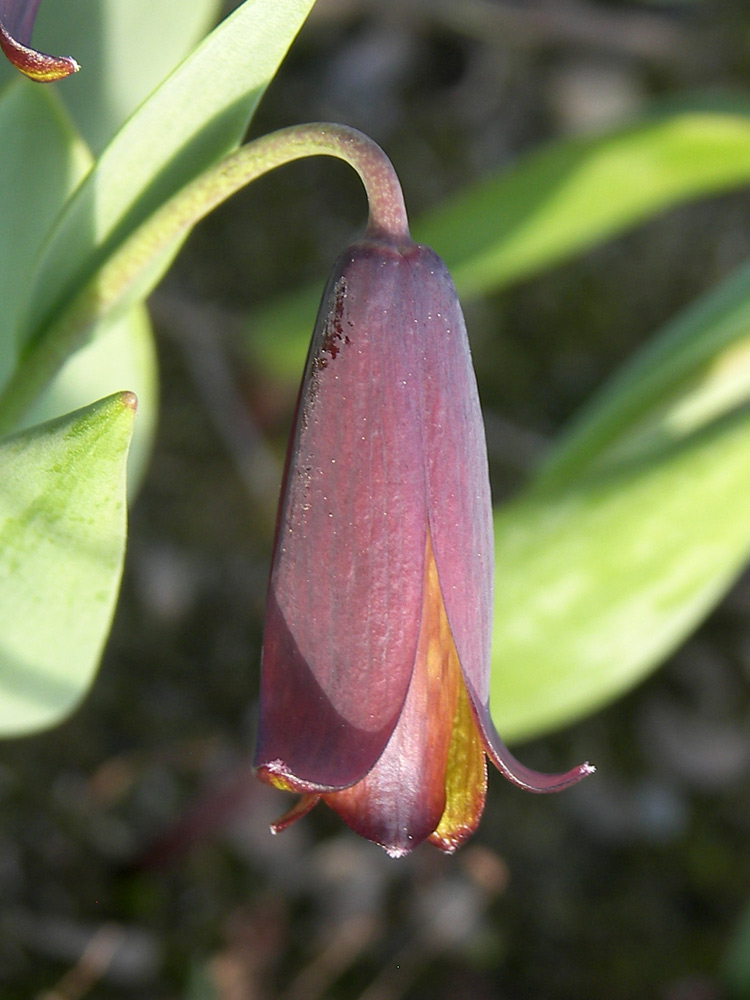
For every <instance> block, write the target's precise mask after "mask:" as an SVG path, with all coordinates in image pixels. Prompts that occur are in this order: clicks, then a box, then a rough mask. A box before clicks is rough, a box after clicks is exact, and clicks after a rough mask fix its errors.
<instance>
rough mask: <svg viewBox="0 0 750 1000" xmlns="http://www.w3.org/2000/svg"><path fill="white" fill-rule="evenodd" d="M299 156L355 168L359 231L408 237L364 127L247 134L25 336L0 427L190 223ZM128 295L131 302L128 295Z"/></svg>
mask: <svg viewBox="0 0 750 1000" xmlns="http://www.w3.org/2000/svg"><path fill="white" fill-rule="evenodd" d="M307 156H335V157H338V158H339V159H342V160H344V161H345V162H347V163H348V164H350V166H352V167H353V168H354V169H355V170H356V171H357V173H358V174H359V176H360V178H361V179H362V183H363V184H364V187H365V191H366V194H367V200H368V204H369V219H368V225H367V233H366V235H367V236H369V237H371V238H379V239H385V240H388V241H389V242H392V243H394V244H396V245H399V244H403V243H406V242H408V241H409V239H410V237H409V226H408V220H407V216H406V208H405V206H404V198H403V193H402V191H401V185H400V183H399V180H398V177H397V176H396V172H395V170H394V169H393V165H392V164H391V162H390V160H389V159H388V157H387V156H386V155H385V153H384V152H383V150H382V149H381V148H380V147H379V146H378V145H377V143H375V142H374V141H373V140H372V139H370V138H368V136H366V135H364V133H362V132H359V131H357V130H356V129H353V128H349V127H347V126H346V125H333V124H327V123H313V124H308V125H292V126H291V127H290V128H285V129H281V130H280V131H278V132H272V133H271V134H269V135H265V136H262V137H261V138H259V139H255V140H254V141H253V142H250V143H247V145H245V146H242V147H240V148H239V149H237V150H235V152H233V153H230V154H229V155H228V156H226V157H225V158H224V159H223V160H221V161H220V162H219V163H217V164H216V166H214V167H212V168H211V169H210V170H208V171H206V172H205V173H204V174H202V175H201V176H200V177H198V178H196V179H195V180H194V181H192V182H191V183H189V184H187V185H186V186H185V187H184V188H183V189H182V190H181V191H179V192H178V193H177V194H176V195H174V196H173V197H172V198H170V200H169V201H167V202H165V203H164V204H163V205H162V206H161V207H160V208H159V209H157V211H156V212H154V213H153V215H151V216H150V217H149V218H148V219H147V220H146V221H145V222H144V223H142V224H141V225H140V226H139V227H138V228H137V229H136V230H135V231H134V232H133V233H131V235H130V236H129V237H127V238H126V239H125V240H124V241H123V243H121V244H120V246H119V247H118V248H117V249H116V250H115V251H114V253H113V254H112V256H111V257H110V258H109V259H108V260H107V261H106V262H105V263H104V264H103V265H102V266H101V267H100V268H99V269H98V271H97V272H96V273H95V274H94V275H93V276H92V277H91V279H90V280H89V281H88V282H87V284H86V285H84V287H83V288H82V289H80V290H79V291H78V293H77V294H75V295H74V296H73V297H72V298H71V300H70V301H69V303H68V305H67V306H65V307H64V308H63V309H62V310H61V312H60V313H59V314H58V316H57V318H56V319H55V320H54V322H52V323H51V324H50V325H49V326H47V327H46V328H45V329H44V330H42V331H40V333H39V335H38V336H36V337H34V338H33V340H32V341H31V343H30V344H29V345H28V346H27V347H26V349H25V350H24V351H23V352H22V354H21V357H20V359H19V362H18V365H17V367H16V370H15V372H14V374H13V377H12V378H11V379H10V381H9V382H8V384H7V386H6V387H5V389H4V391H3V392H2V394H0V433H7V432H9V431H11V430H12V429H13V428H14V427H15V426H16V425H17V423H18V421H19V419H20V418H21V417H22V416H23V414H24V413H25V412H26V410H27V409H28V408H29V406H31V404H32V403H33V402H34V401H35V400H36V398H37V397H38V396H39V395H40V394H41V392H42V391H43V390H44V389H45V388H46V386H47V385H48V384H49V382H50V381H51V380H52V378H53V377H54V375H55V374H56V373H57V371H58V370H59V369H60V368H61V367H62V365H63V364H64V362H65V361H66V360H67V358H68V357H69V356H70V355H71V354H72V353H73V352H74V351H75V350H77V349H78V348H79V347H81V346H82V345H83V344H84V343H85V339H86V335H87V333H88V332H89V330H90V329H91V327H92V326H93V325H94V323H96V322H97V321H98V320H100V319H102V318H103V317H104V316H106V315H107V314H109V313H111V312H113V311H114V310H115V309H116V308H117V307H118V306H122V305H124V304H128V305H130V304H133V303H134V302H135V301H137V300H138V298H145V296H146V294H148V292H149V291H150V290H151V288H152V287H153V284H154V281H153V274H152V273H151V271H152V270H153V268H154V267H155V266H157V265H158V263H159V260H160V258H162V257H164V256H166V255H167V254H168V253H169V252H170V251H171V250H172V249H173V248H174V246H175V244H177V243H179V241H180V240H181V239H182V238H184V236H185V235H186V234H187V232H188V231H189V230H190V229H191V228H192V227H193V226H194V225H195V223H196V222H198V221H199V220H200V219H202V218H204V217H205V216H206V215H208V213H209V212H211V211H212V210H213V209H214V208H216V207H217V206H218V205H220V204H221V203H222V202H223V201H226V199H227V198H229V197H230V196H231V195H233V194H234V193H235V192H236V191H239V189H240V188H242V187H244V186H245V185H246V184H249V183H250V182H251V181H254V180H256V179H257V178H258V177H260V176H262V175H263V174H265V173H268V172H269V171H270V170H274V169H275V168H276V167H280V166H283V165H284V164H285V163H290V162H292V161H293V160H299V159H302V158H303V157H307ZM160 275H161V271H159V276H160ZM149 279H151V280H149ZM144 285H145V286H146V287H144ZM134 290H135V291H136V293H137V297H136V295H134V294H133V291H134ZM129 293H130V298H131V300H132V301H128V298H129Z"/></svg>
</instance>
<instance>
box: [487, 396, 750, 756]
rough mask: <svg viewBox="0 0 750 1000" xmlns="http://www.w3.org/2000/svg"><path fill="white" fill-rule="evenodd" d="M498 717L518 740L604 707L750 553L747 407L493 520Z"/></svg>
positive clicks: (675, 638) (689, 623)
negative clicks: (685, 438)
mask: <svg viewBox="0 0 750 1000" xmlns="http://www.w3.org/2000/svg"><path fill="white" fill-rule="evenodd" d="M495 540H496V549H495V560H496V562H495V565H496V584H495V586H496V599H495V600H496V603H495V621H494V640H493V676H492V710H493V716H494V719H495V722H496V724H497V726H498V728H499V729H500V731H501V732H502V733H503V735H504V736H507V737H508V738H510V739H513V738H518V737H526V736H532V735H537V734H539V733H541V732H544V731H547V730H550V729H553V728H555V727H557V726H560V725H562V724H564V723H566V722H570V721H571V720H573V719H576V718H578V717H580V716H582V715H584V714H586V713H587V712H590V711H593V710H594V709H596V708H598V707H600V706H601V705H603V704H605V703H607V702H608V701H610V700H612V699H613V698H615V697H617V696H618V695H620V694H621V693H622V692H624V691H626V690H628V689H629V688H630V687H632V686H633V685H634V684H636V683H637V682H638V681H639V680H640V679H641V678H642V677H644V676H645V674H646V673H647V672H648V671H649V670H651V669H652V668H653V667H655V666H656V665H657V664H658V663H659V662H660V661H661V660H662V659H663V658H664V657H665V656H667V655H668V654H669V653H670V652H671V651H672V650H673V649H674V648H675V647H676V646H677V645H678V644H679V643H680V642H681V641H682V640H683V639H684V638H685V637H686V635H687V634H688V633H689V632H690V631H691V630H692V629H693V628H694V627H695V626H696V625H697V623H698V622H699V621H700V619H701V618H702V617H703V616H704V615H705V614H706V613H707V612H708V611H709V610H710V609H711V608H712V607H713V606H714V604H715V603H716V602H717V601H718V600H719V598H720V597H721V596H722V594H723V593H724V591H725V590H726V588H727V587H728V586H729V584H730V583H731V582H732V581H733V579H734V578H735V576H736V575H737V573H738V572H739V571H740V569H741V568H742V566H743V565H744V563H745V561H746V560H747V558H748V556H749V555H750V412H748V409H747V408H744V409H743V410H740V411H738V412H736V413H733V414H729V415H727V416H725V417H723V418H720V419H719V420H717V421H715V422H713V423H712V424H711V425H710V426H709V427H707V428H706V429H705V430H703V431H699V432H696V433H695V434H693V435H691V436H690V437H689V438H688V439H687V440H685V441H681V442H677V443H675V444H673V445H671V446H667V447H665V448H664V449H663V450H662V451H658V450H655V451H654V453H653V454H652V455H651V456H650V458H646V457H645V456H644V457H643V458H641V459H640V460H639V461H637V462H634V463H633V464H632V465H628V464H623V465H622V466H621V467H619V468H618V469H616V470H613V471H612V472H611V473H609V474H605V473H602V474H600V475H598V476H596V477H593V478H588V479H585V480H584V481H583V482H581V484H580V485H579V487H578V488H574V487H572V486H571V487H570V488H568V489H567V490H562V491H561V492H560V493H559V494H558V493H554V494H547V495H540V496H537V497H533V496H530V497H528V498H527V499H525V500H523V499H522V500H519V501H517V502H516V503H513V504H511V505H509V506H508V507H507V508H505V509H503V510H501V511H499V512H498V513H497V514H496V518H495Z"/></svg>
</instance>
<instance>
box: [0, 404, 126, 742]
mask: <svg viewBox="0 0 750 1000" xmlns="http://www.w3.org/2000/svg"><path fill="white" fill-rule="evenodd" d="M134 416H135V398H134V397H133V395H132V394H131V393H118V394H116V395H114V396H110V397H108V398H107V399H104V400H101V401H100V402H98V403H95V404H93V405H92V406H88V407H86V408H85V409H82V410H78V411H77V412H75V413H71V414H68V416H66V417H62V418H60V419H58V420H55V421H52V422H50V423H47V424H42V425H40V426H37V427H34V428H31V429H30V430H27V431H22V432H20V433H18V434H16V435H14V436H13V437H10V438H6V439H5V440H3V441H0V467H2V470H3V476H2V483H1V484H0V636H2V638H1V639H0V734H2V735H4V736H10V735H21V734H24V733H28V732H33V731H34V730H37V729H40V728H43V727H45V726H50V725H53V724H54V723H56V722H58V721H60V720H61V719H62V718H63V717H64V716H65V715H67V714H68V713H69V712H71V711H72V710H73V709H74V708H75V706H76V705H77V704H78V702H79V701H80V699H81V698H82V697H83V695H84V694H85V693H86V691H87V689H88V688H89V686H90V684H91V682H92V679H93V676H94V673H95V671H96V668H97V665H98V663H99V657H100V655H101V651H102V647H103V646H104V642H105V639H106V637H107V634H108V632H109V627H110V624H111V620H112V614H113V611H114V606H115V600H116V597H117V591H118V586H119V582H120V575H121V573H122V561H123V554H124V550H125V530H126V521H125V511H126V507H125V461H126V458H127V451H128V445H129V443H130V437H131V433H132V429H133V418H134Z"/></svg>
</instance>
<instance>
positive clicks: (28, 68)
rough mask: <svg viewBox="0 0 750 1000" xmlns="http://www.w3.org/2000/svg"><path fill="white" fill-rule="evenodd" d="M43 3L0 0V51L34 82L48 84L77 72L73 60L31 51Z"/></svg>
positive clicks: (76, 65)
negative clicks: (40, 6)
mask: <svg viewBox="0 0 750 1000" xmlns="http://www.w3.org/2000/svg"><path fill="white" fill-rule="evenodd" d="M39 2H40V0H0V49H2V51H3V52H4V53H5V55H6V56H7V58H8V59H9V60H10V61H11V62H12V63H13V65H14V66H15V67H16V68H17V69H19V70H20V71H21V72H22V73H24V74H25V75H26V76H28V77H30V78H31V79H32V80H36V81H38V82H41V83H45V82H48V81H51V80H59V79H61V78H62V77H65V76H70V74H71V73H75V72H77V70H78V69H79V66H78V63H77V62H76V61H75V59H72V58H71V57H70V56H50V55H46V54H45V53H44V52H38V51H37V50H36V49H33V48H31V46H30V44H29V43H30V41H31V32H32V29H33V27H34V18H35V17H36V12H37V9H38V7H39Z"/></svg>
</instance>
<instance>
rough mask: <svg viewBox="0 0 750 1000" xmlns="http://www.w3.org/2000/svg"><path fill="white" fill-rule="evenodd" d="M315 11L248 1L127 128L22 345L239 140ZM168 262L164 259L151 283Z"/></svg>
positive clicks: (62, 241)
mask: <svg viewBox="0 0 750 1000" xmlns="http://www.w3.org/2000/svg"><path fill="white" fill-rule="evenodd" d="M312 3H313V0H246V2H245V3H244V4H243V5H242V6H241V7H239V8H238V9H237V10H236V11H235V12H234V13H233V14H232V15H230V16H229V17H228V18H227V19H226V20H225V21H223V22H222V23H221V24H220V25H219V26H218V27H217V28H216V29H215V30H214V31H213V32H212V33H211V35H209V36H208V38H207V39H206V40H205V41H204V42H203V44H202V45H200V46H199V47H198V49H197V50H196V51H195V52H194V53H192V54H191V55H190V56H189V57H188V58H187V59H186V60H185V61H184V62H183V63H181V64H180V66H178V67H177V69H176V70H175V71H174V72H173V73H172V74H171V75H170V76H169V77H168V78H167V79H166V80H165V81H164V82H163V83H162V84H161V85H160V86H159V87H158V88H157V90H155V91H154V93H153V94H152V95H151V96H150V97H149V99H148V100H147V101H146V102H145V103H144V104H142V105H141V107H140V108H139V109H138V110H137V111H136V112H135V114H134V115H133V116H132V117H131V118H130V119H129V120H128V121H127V122H126V123H125V125H124V126H123V128H122V129H121V130H120V131H119V132H118V133H117V135H116V136H115V137H114V139H113V140H112V142H111V143H110V144H109V146H108V147H107V148H106V149H105V151H104V152H103V153H102V155H101V157H100V158H99V160H98V161H97V163H96V166H95V167H94V169H93V170H92V171H91V173H90V174H89V175H88V177H87V178H86V180H85V181H84V183H83V184H82V185H81V187H80V188H79V189H78V191H77V193H76V195H75V196H74V197H73V198H72V199H71V201H70V203H69V205H68V207H67V208H66V210H65V212H64V214H63V216H62V218H61V219H60V222H59V225H58V226H57V227H56V229H55V231H54V233H53V236H52V238H51V240H50V241H49V243H48V245H47V247H46V252H45V254H44V256H43V258H42V260H41V262H40V265H39V267H38V268H37V270H36V273H35V275H34V278H33V282H32V293H31V296H30V305H29V311H28V314H27V315H26V317H25V320H24V331H25V335H26V339H27V341H29V342H32V343H35V342H37V341H38V339H39V338H40V337H41V336H42V335H43V331H44V330H45V328H46V327H47V326H48V325H49V324H50V323H51V322H52V321H53V319H54V317H55V316H56V315H57V314H58V313H59V312H60V311H61V310H62V308H63V306H64V304H65V303H68V302H70V300H71V299H72V298H73V297H74V296H75V295H76V293H77V292H79V291H80V290H81V289H82V288H83V287H84V286H85V285H86V284H87V283H88V282H89V280H90V279H91V278H92V277H93V275H94V274H95V272H96V271H97V269H98V267H99V265H100V264H101V263H102V262H103V261H104V260H105V259H106V258H107V257H108V256H109V255H110V254H111V253H112V252H113V251H114V250H115V248H116V247H117V246H119V245H120V244H121V243H122V242H123V241H124V240H125V239H126V238H127V237H128V236H129V235H130V234H131V233H132V232H133V230H134V229H135V228H137V226H138V225H139V224H140V223H141V222H142V221H143V220H144V219H146V218H147V217H148V216H149V215H150V214H151V213H152V212H153V211H154V210H155V209H156V208H157V207H158V206H159V205H161V204H163V203H164V202H165V201H166V200H167V199H168V198H169V197H170V196H171V195H172V194H174V193H175V192H176V191H178V190H179V189H180V188H181V187H182V186H183V185H185V184H186V183H187V182H188V181H189V180H191V179H192V178H194V177H196V176H197V175H199V174H200V173H202V172H203V171H204V170H205V169H206V168H207V167H209V166H210V165H211V164H212V163H214V162H215V161H216V160H217V159H218V158H219V157H220V156H221V155H222V154H223V153H225V152H227V151H228V150H229V149H231V148H232V147H233V146H234V145H235V144H236V143H237V142H238V141H239V139H240V138H241V136H242V133H243V132H244V130H245V127H246V125H247V122H248V120H249V118H250V116H251V115H252V112H253V110H254V108H255V106H256V105H257V102H258V101H259V99H260V97H261V95H262V93H263V91H264V89H265V87H266V86H267V85H268V83H269V81H270V80H271V78H272V77H273V75H274V73H275V72H276V70H277V68H278V65H279V63H280V62H281V60H282V58H283V57H284V55H285V53H286V51H287V49H288V48H289V45H290V44H291V42H292V40H293V38H294V36H295V35H296V33H297V31H298V30H299V28H300V26H301V25H302V22H303V21H304V19H305V17H306V16H307V14H308V12H309V10H310V8H311V6H312ZM173 249H176V247H175V248H173ZM170 259H171V255H170V254H168V253H165V254H163V255H162V257H161V259H160V261H159V262H158V263H159V267H155V268H154V269H153V272H152V275H151V281H150V284H151V285H153V284H154V283H155V281H156V280H157V279H158V277H159V276H160V274H161V273H163V270H164V268H165V267H166V266H167V264H168V263H169V260H170ZM145 290H146V289H145V288H144V290H143V292H144V294H145Z"/></svg>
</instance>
